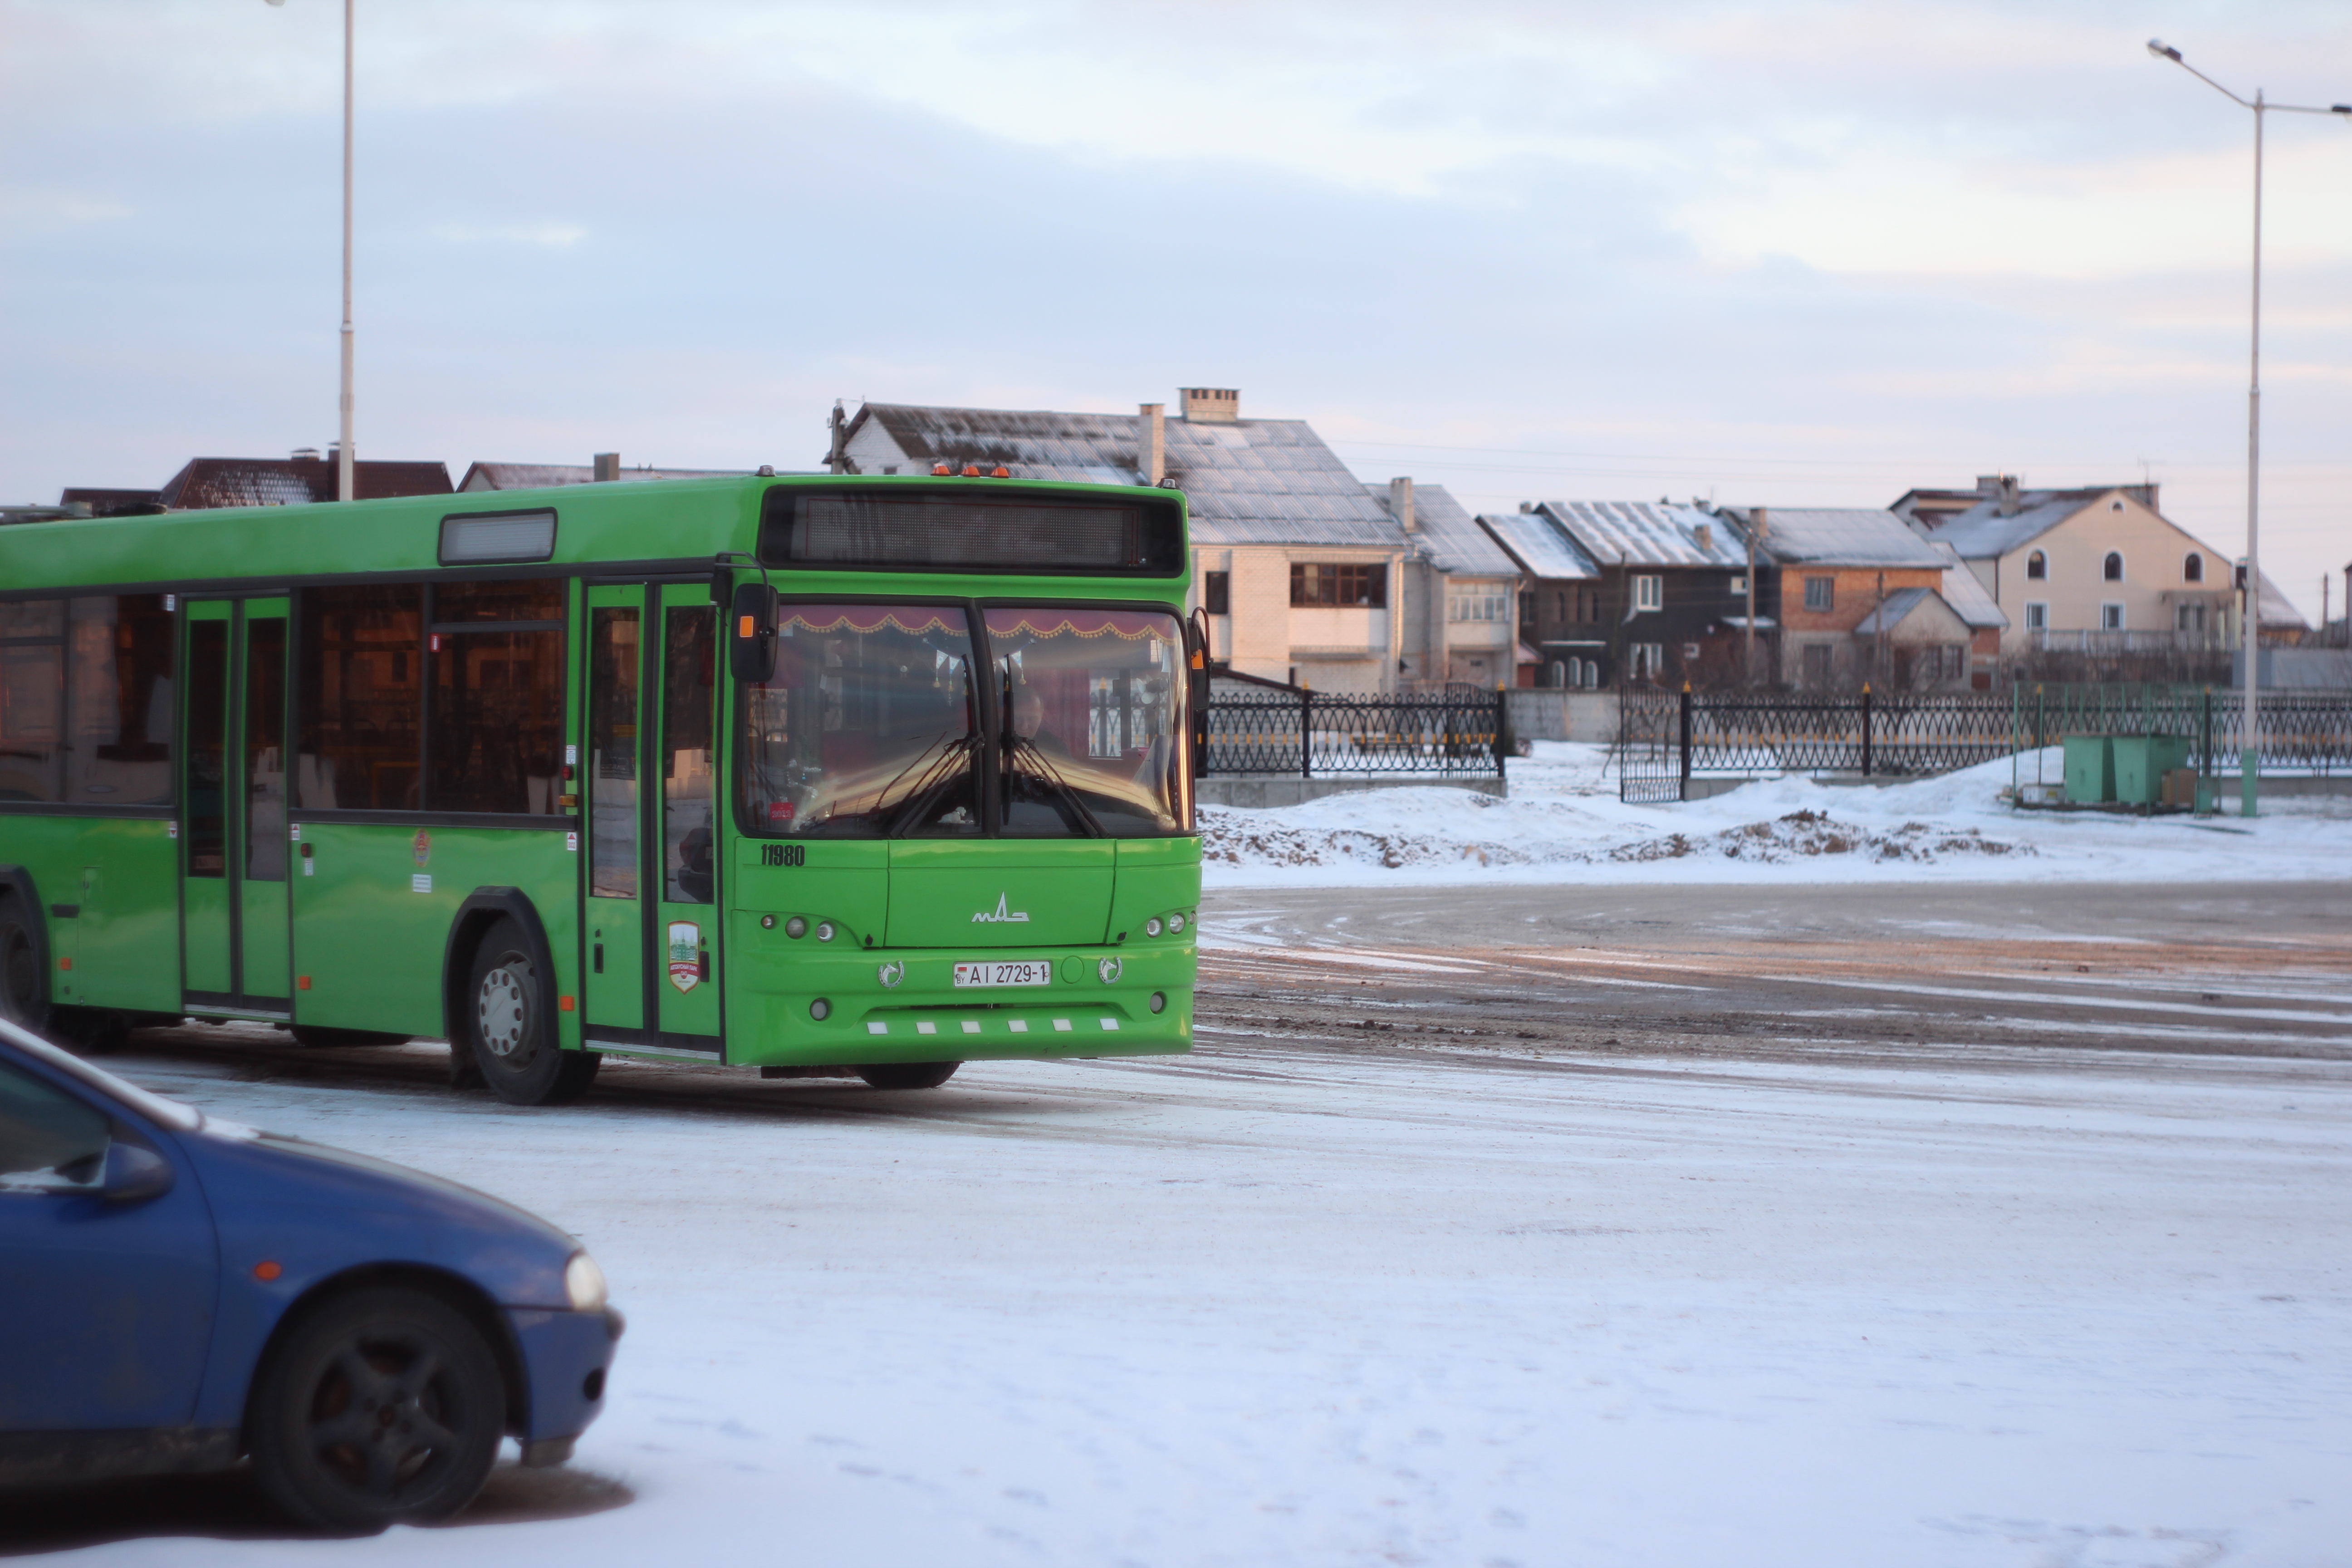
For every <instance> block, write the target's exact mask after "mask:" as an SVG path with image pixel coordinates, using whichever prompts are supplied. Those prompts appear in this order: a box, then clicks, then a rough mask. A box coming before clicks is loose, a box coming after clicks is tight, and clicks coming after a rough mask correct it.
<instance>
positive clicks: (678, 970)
mask: <svg viewBox="0 0 2352 1568" xmlns="http://www.w3.org/2000/svg"><path fill="white" fill-rule="evenodd" d="M701 947H702V928H701V927H700V926H698V925H696V924H695V923H694V922H693V921H671V922H670V927H669V983H670V984H672V985H675V986H677V988H678V989H679V990H680V991H691V990H693V989H694V988H695V986H697V985H698V984H701V981H702V953H701Z"/></svg>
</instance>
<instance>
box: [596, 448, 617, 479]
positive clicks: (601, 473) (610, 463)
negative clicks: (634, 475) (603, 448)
mask: <svg viewBox="0 0 2352 1568" xmlns="http://www.w3.org/2000/svg"><path fill="white" fill-rule="evenodd" d="M620 477H621V454H620V453H618V452H599V453H597V454H596V483H598V484H600V485H609V484H611V483H612V482H613V481H614V480H615V479H619V478H620Z"/></svg>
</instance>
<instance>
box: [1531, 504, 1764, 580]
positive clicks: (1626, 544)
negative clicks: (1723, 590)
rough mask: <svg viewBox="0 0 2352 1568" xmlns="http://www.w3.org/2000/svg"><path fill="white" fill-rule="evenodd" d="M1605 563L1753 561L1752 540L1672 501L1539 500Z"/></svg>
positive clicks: (1698, 509)
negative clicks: (1750, 544)
mask: <svg viewBox="0 0 2352 1568" xmlns="http://www.w3.org/2000/svg"><path fill="white" fill-rule="evenodd" d="M1537 505H1538V508H1539V509H1540V510H1544V511H1547V512H1549V513H1550V514H1551V516H1552V518H1553V520H1554V521H1557V522H1558V523H1559V525H1560V527H1561V528H1563V529H1565V530H1566V531H1568V533H1569V535H1570V537H1571V538H1573V539H1574V540H1575V541H1576V542H1577V543H1579V544H1580V545H1581V546H1583V547H1584V550H1585V552H1586V553H1588V554H1590V555H1591V557H1592V558H1593V559H1594V560H1595V561H1597V562H1599V563H1601V564H1602V565H1604V566H1614V565H1618V564H1621V563H1622V564H1623V565H1627V566H1731V567H1745V566H1746V565H1747V564H1748V541H1747V540H1746V539H1744V538H1742V537H1741V536H1740V533H1739V531H1738V529H1737V528H1735V527H1733V526H1732V524H1731V522H1730V521H1729V520H1728V519H1726V518H1720V517H1717V516H1716V515H1715V514H1714V513H1713V512H1710V511H1708V510H1706V509H1705V508H1704V507H1696V506H1676V505H1675V504H1674V503H1672V502H1671V501H1645V500H1614V501H1611V500H1600V501H1593V500H1548V501H1539V502H1538V503H1537Z"/></svg>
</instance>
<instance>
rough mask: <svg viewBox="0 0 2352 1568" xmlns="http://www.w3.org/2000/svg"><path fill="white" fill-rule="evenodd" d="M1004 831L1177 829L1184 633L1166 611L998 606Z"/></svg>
mask: <svg viewBox="0 0 2352 1568" xmlns="http://www.w3.org/2000/svg"><path fill="white" fill-rule="evenodd" d="M984 614H985V615H986V616H987V620H988V642H989V647H990V649H991V651H992V653H993V654H994V656H995V660H996V671H995V679H996V684H997V690H998V691H999V692H1000V693H1001V694H1002V698H1001V703H1000V707H999V711H1000V712H1002V713H1003V714H1004V715H1006V723H1005V731H1006V732H1005V734H1004V735H1003V738H1002V741H1001V742H1000V744H999V745H998V747H997V766H998V768H999V769H1000V777H1001V779H1002V781H1003V791H1002V794H1001V795H999V798H1000V799H1001V800H1002V801H1003V803H1004V804H1003V812H1004V831H1005V832H1006V833H1007V834H1012V835H1021V836H1024V837H1034V836H1037V835H1041V834H1042V835H1048V836H1053V835H1064V834H1084V835H1088V836H1093V835H1099V834H1107V835H1109V836H1111V837H1134V836H1137V835H1144V834H1158V833H1174V832H1179V831H1181V829H1182V828H1183V827H1184V826H1185V823H1186V819H1187V818H1188V817H1189V816H1190V813H1189V812H1188V811H1187V810H1186V809H1185V805H1186V802H1185V799H1184V773H1183V769H1182V767H1181V762H1180V759H1181V746H1180V745H1179V741H1180V738H1181V735H1182V734H1183V727H1182V722H1181V721H1182V717H1183V715H1182V711H1181V710H1182V704H1183V694H1184V680H1183V652H1184V641H1183V634H1182V632H1181V630H1180V629H1179V627H1178V626H1177V622H1176V617H1175V616H1171V615H1170V614H1169V613H1168V612H1167V611H1165V610H1092V609H1085V610H1082V609H1066V608H1061V607H1058V606H1049V605H1037V606H1029V605H997V606H992V607H991V608H989V609H988V610H987V611H985V612H984Z"/></svg>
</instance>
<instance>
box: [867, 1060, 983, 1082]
mask: <svg viewBox="0 0 2352 1568" xmlns="http://www.w3.org/2000/svg"><path fill="white" fill-rule="evenodd" d="M961 1066H963V1063H961V1062H876V1063H874V1064H873V1065H872V1066H870V1067H862V1068H858V1069H857V1076H858V1077H859V1078H862V1079H865V1080H866V1085H867V1086H868V1087H869V1088H873V1089H937V1088H939V1087H940V1085H941V1084H943V1083H945V1082H947V1080H948V1079H951V1078H953V1077H955V1069H956V1068H960V1067H961Z"/></svg>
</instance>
